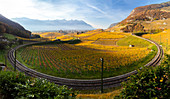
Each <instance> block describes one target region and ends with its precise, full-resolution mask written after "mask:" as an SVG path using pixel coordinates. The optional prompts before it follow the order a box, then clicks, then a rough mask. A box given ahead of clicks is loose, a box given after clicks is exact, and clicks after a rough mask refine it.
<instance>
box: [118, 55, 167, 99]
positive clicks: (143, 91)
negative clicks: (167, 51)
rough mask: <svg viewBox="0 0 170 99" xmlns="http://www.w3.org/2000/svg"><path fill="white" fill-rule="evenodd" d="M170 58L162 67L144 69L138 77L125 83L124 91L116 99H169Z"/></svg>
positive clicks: (131, 78) (132, 77)
mask: <svg viewBox="0 0 170 99" xmlns="http://www.w3.org/2000/svg"><path fill="white" fill-rule="evenodd" d="M169 66H170V56H167V55H166V57H165V61H164V62H163V63H162V65H160V66H157V67H143V69H142V70H140V71H138V74H137V75H132V76H131V77H130V78H129V80H128V81H127V82H123V89H122V92H121V93H120V95H119V96H117V97H115V98H116V99H144V98H146V99H160V98H161V99H168V98H169V97H170V96H169V92H170V90H169V84H170V83H169V81H168V79H169V78H168V77H169V68H170V67H169Z"/></svg>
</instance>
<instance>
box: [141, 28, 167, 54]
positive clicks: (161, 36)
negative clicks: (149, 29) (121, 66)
mask: <svg viewBox="0 0 170 99" xmlns="http://www.w3.org/2000/svg"><path fill="white" fill-rule="evenodd" d="M143 37H144V38H148V39H151V40H153V41H156V42H157V43H159V44H161V45H163V47H164V49H165V51H167V53H168V54H170V50H169V49H170V29H168V30H165V31H163V32H160V33H157V34H145V35H143Z"/></svg>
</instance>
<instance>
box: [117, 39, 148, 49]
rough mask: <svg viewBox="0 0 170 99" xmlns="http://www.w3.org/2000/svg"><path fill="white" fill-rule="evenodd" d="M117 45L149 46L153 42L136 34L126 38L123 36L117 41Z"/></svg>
mask: <svg viewBox="0 0 170 99" xmlns="http://www.w3.org/2000/svg"><path fill="white" fill-rule="evenodd" d="M117 45H119V46H129V45H134V46H135V47H148V46H150V45H151V44H150V43H149V42H147V41H145V40H142V39H138V38H136V37H134V36H128V37H126V38H123V39H121V40H119V41H118V42H117Z"/></svg>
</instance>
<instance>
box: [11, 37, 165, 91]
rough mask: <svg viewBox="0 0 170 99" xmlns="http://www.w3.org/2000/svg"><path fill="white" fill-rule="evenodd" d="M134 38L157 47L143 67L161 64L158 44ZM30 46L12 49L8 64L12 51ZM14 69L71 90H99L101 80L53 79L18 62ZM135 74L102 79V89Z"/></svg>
mask: <svg viewBox="0 0 170 99" xmlns="http://www.w3.org/2000/svg"><path fill="white" fill-rule="evenodd" d="M134 36H135V35H134ZM136 37H138V38H141V39H144V40H147V41H149V42H151V43H153V44H155V45H156V46H157V49H158V51H157V54H156V55H155V57H154V58H153V59H152V60H151V61H150V62H149V63H147V64H146V65H145V66H156V65H159V64H160V62H161V58H162V57H163V50H162V48H161V46H160V45H159V44H157V43H156V42H154V41H151V40H149V39H145V38H142V37H139V36H136ZM30 44H36V43H29V44H24V45H20V46H17V47H15V48H14V49H11V50H10V51H9V52H8V60H9V61H10V63H11V64H12V65H13V66H14V62H15V56H14V50H16V49H18V48H20V47H23V46H26V45H30ZM16 68H17V69H18V70H19V71H21V72H24V73H25V74H26V75H29V76H32V77H38V78H45V79H47V80H49V81H51V82H54V83H56V84H58V85H67V86H68V87H69V88H73V89H80V90H85V89H100V88H101V79H95V80H77V79H67V78H60V77H54V76H50V75H47V74H43V73H40V72H37V71H35V70H33V69H30V68H28V67H26V66H24V65H23V64H21V63H20V62H19V61H18V60H17V61H16ZM136 73H137V70H134V71H132V72H129V73H126V74H123V75H119V76H115V77H110V78H105V79H103V87H104V89H105V88H110V87H116V86H119V85H120V83H121V82H122V81H126V80H127V77H129V76H130V75H133V74H136Z"/></svg>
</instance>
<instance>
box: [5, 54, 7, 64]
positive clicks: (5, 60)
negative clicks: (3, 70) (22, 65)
mask: <svg viewBox="0 0 170 99" xmlns="http://www.w3.org/2000/svg"><path fill="white" fill-rule="evenodd" d="M5 66H7V56H6V55H5Z"/></svg>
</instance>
